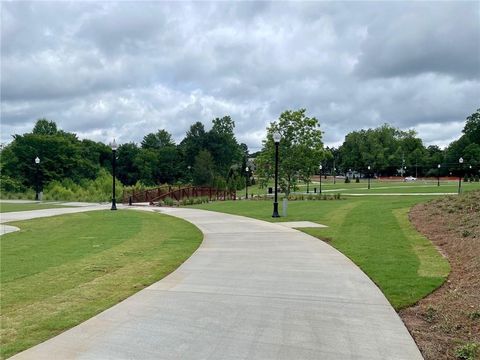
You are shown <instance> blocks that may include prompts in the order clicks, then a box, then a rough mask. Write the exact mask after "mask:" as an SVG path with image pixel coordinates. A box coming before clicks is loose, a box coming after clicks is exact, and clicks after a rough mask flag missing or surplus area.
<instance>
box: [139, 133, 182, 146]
mask: <svg viewBox="0 0 480 360" xmlns="http://www.w3.org/2000/svg"><path fill="white" fill-rule="evenodd" d="M167 146H175V143H174V142H173V140H172V135H171V134H170V133H169V132H168V131H166V130H163V129H162V130H159V131H158V132H156V133H155V134H154V133H150V134H147V135H145V136H144V137H143V140H142V149H157V150H159V149H161V148H163V147H167Z"/></svg>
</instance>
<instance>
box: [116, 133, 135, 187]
mask: <svg viewBox="0 0 480 360" xmlns="http://www.w3.org/2000/svg"><path fill="white" fill-rule="evenodd" d="M139 153H140V149H139V148H138V146H137V145H136V144H135V143H125V144H122V145H120V146H119V147H118V149H117V162H116V175H117V177H118V179H119V180H120V181H121V182H122V183H123V184H125V185H128V186H132V185H135V184H136V183H137V182H138V181H139V180H140V169H139V168H138V163H137V161H136V159H137V156H138V155H139Z"/></svg>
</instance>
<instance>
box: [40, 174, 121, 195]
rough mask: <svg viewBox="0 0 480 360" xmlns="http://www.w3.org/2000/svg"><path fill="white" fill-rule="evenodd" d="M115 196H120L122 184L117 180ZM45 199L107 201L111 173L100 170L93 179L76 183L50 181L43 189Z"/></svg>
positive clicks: (110, 184) (109, 191) (110, 185)
mask: <svg viewBox="0 0 480 360" xmlns="http://www.w3.org/2000/svg"><path fill="white" fill-rule="evenodd" d="M115 185H116V186H115V188H116V189H115V190H116V197H117V199H120V198H121V195H122V190H123V186H122V184H121V183H120V181H118V180H117V182H116V184H115ZM44 199H45V200H63V201H88V202H108V201H110V200H111V199H112V175H111V174H109V173H108V172H107V171H106V170H101V171H100V174H99V176H98V177H97V178H96V179H95V180H84V181H82V182H81V183H80V184H76V183H75V182H73V181H72V180H70V179H65V180H63V181H52V182H51V183H49V184H48V185H47V186H46V188H45V189H44Z"/></svg>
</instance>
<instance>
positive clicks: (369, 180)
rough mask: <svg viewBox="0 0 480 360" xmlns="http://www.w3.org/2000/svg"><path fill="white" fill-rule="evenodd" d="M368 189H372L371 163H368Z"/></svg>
mask: <svg viewBox="0 0 480 360" xmlns="http://www.w3.org/2000/svg"><path fill="white" fill-rule="evenodd" d="M367 176H368V190H370V165H368V175H367Z"/></svg>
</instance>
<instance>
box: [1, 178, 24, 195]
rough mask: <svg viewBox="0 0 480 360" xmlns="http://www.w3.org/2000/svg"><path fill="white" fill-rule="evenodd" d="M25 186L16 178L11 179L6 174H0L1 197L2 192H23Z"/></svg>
mask: <svg viewBox="0 0 480 360" xmlns="http://www.w3.org/2000/svg"><path fill="white" fill-rule="evenodd" d="M25 190H26V187H25V186H24V185H23V184H22V183H21V182H20V181H18V180H17V179H13V178H11V177H9V176H6V175H1V176H0V191H1V192H2V198H3V194H4V193H19V192H24V191H25Z"/></svg>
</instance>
